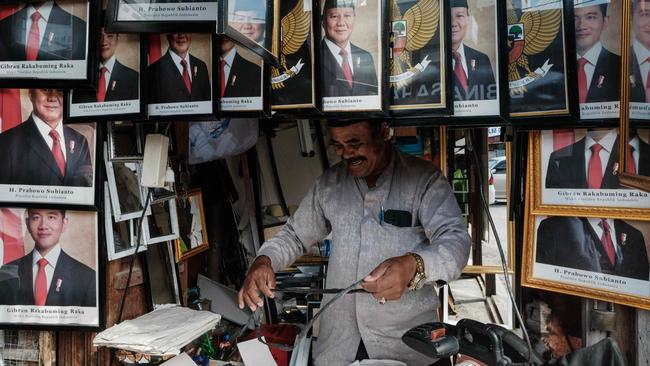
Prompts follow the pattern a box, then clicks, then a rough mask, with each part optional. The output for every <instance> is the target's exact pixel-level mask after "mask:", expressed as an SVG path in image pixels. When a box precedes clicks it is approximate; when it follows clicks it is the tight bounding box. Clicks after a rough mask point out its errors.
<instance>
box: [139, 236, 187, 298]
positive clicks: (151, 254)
mask: <svg viewBox="0 0 650 366" xmlns="http://www.w3.org/2000/svg"><path fill="white" fill-rule="evenodd" d="M143 257H144V258H145V261H144V262H145V268H146V271H147V278H146V280H145V284H146V286H147V293H148V294H151V308H152V309H154V310H155V309H157V308H159V307H160V306H164V305H169V304H175V305H179V306H180V305H181V295H180V288H181V287H180V285H179V279H178V270H177V268H176V261H174V248H173V244H172V242H170V241H167V242H164V243H160V244H156V245H151V246H149V249H148V250H147V252H146V254H144V255H143Z"/></svg>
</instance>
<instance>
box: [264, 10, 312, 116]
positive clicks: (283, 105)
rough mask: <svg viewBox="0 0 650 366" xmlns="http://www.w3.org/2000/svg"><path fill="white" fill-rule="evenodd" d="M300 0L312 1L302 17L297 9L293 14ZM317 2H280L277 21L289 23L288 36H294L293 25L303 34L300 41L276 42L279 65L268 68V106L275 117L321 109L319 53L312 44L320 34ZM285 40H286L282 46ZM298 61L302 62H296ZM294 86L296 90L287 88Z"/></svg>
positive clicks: (301, 114)
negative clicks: (318, 75) (269, 92)
mask: <svg viewBox="0 0 650 366" xmlns="http://www.w3.org/2000/svg"><path fill="white" fill-rule="evenodd" d="M304 2H311V4H312V5H311V10H310V11H309V12H307V11H304V13H309V14H308V15H306V14H302V15H304V18H303V17H301V14H300V13H297V14H294V12H295V11H297V10H296V9H298V8H299V6H300V5H301V4H302V5H304ZM317 4H318V3H317V1H315V0H290V1H282V2H281V3H280V17H281V21H284V20H285V19H286V20H287V23H289V26H288V28H289V30H287V31H288V32H291V39H295V37H297V36H296V35H294V33H295V32H293V30H294V29H300V30H301V31H302V32H304V31H306V32H307V34H306V35H304V37H305V39H304V42H303V43H302V44H301V45H300V46H298V45H296V44H295V42H290V40H285V39H283V41H282V43H281V44H280V64H281V67H282V69H279V68H276V67H272V68H271V109H272V110H273V111H274V112H276V116H278V117H282V118H290V117H297V116H302V117H304V116H310V115H313V114H318V112H319V111H320V110H321V103H322V98H321V92H320V88H318V83H317V74H318V70H319V66H320V57H319V56H318V53H317V47H315V45H314V40H316V39H320V38H321V36H320V33H321V32H320V22H319V20H320V14H319V12H316V11H314V10H313V9H315V8H316V5H317ZM295 15H298V16H295ZM306 18H307V19H308V20H309V23H310V24H309V26H308V27H305V25H304V23H302V22H304V21H305V20H306ZM282 32H283V29H282V27H281V28H280V33H281V34H282ZM302 35H303V34H302V33H301V36H302ZM298 37H299V36H298ZM283 38H284V37H283ZM285 44H287V47H286V48H287V49H286V50H285ZM301 63H302V64H304V66H300V64H301ZM283 70H284V71H283ZM300 72H302V75H300ZM299 75H300V76H299ZM307 75H309V76H307ZM285 83H286V84H287V85H285ZM298 88H299V93H291V92H290V91H295V90H296V89H298ZM293 94H296V95H293Z"/></svg>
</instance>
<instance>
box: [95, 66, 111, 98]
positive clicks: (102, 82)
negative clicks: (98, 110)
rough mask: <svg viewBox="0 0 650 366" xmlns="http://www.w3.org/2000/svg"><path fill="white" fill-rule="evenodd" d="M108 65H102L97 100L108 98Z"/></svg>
mask: <svg viewBox="0 0 650 366" xmlns="http://www.w3.org/2000/svg"><path fill="white" fill-rule="evenodd" d="M106 71H108V69H107V68H106V66H102V68H101V70H99V83H98V85H97V101H98V102H103V101H104V100H105V99H106Z"/></svg>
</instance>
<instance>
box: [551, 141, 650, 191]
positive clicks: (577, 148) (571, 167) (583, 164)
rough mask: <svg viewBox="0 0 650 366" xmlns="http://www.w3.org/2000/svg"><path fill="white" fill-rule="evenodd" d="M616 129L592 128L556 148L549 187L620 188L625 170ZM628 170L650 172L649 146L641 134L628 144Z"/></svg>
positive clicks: (553, 154) (646, 173) (645, 173)
mask: <svg viewBox="0 0 650 366" xmlns="http://www.w3.org/2000/svg"><path fill="white" fill-rule="evenodd" d="M618 150H619V137H618V132H617V129H590V130H589V131H587V135H586V136H585V137H584V138H582V139H580V140H578V141H576V142H575V143H573V144H571V145H568V146H565V147H564V148H562V149H559V150H557V151H554V152H553V153H551V156H550V158H549V161H548V169H547V171H546V188H569V189H584V188H587V189H617V188H620V185H619V181H618V176H619V173H620V172H622V171H623V169H622V168H621V166H620V162H619V158H618V156H619V152H618ZM628 151H630V152H632V155H631V156H632V158H631V159H628V161H627V163H628V168H627V170H628V171H629V172H638V174H641V175H648V174H650V157H649V156H648V154H650V146H649V145H648V144H647V143H646V142H644V141H642V140H641V139H640V138H639V137H638V136H634V138H632V139H631V140H630V142H629V143H628Z"/></svg>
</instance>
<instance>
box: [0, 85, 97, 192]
mask: <svg viewBox="0 0 650 366" xmlns="http://www.w3.org/2000/svg"><path fill="white" fill-rule="evenodd" d="M28 93H29V100H30V101H31V103H32V107H33V111H32V113H31V115H30V116H29V118H28V119H27V120H26V121H24V122H23V123H21V124H19V125H18V126H16V127H14V128H12V129H9V130H7V131H6V132H3V133H2V134H0V184H25V185H49V186H81V187H90V186H92V185H93V179H94V171H93V165H92V163H91V159H90V150H89V148H88V141H87V140H86V138H85V137H84V136H83V135H82V134H80V133H79V132H77V131H75V130H74V129H72V128H71V127H68V126H64V125H63V92H62V91H61V90H59V89H30V90H29V92H28Z"/></svg>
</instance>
